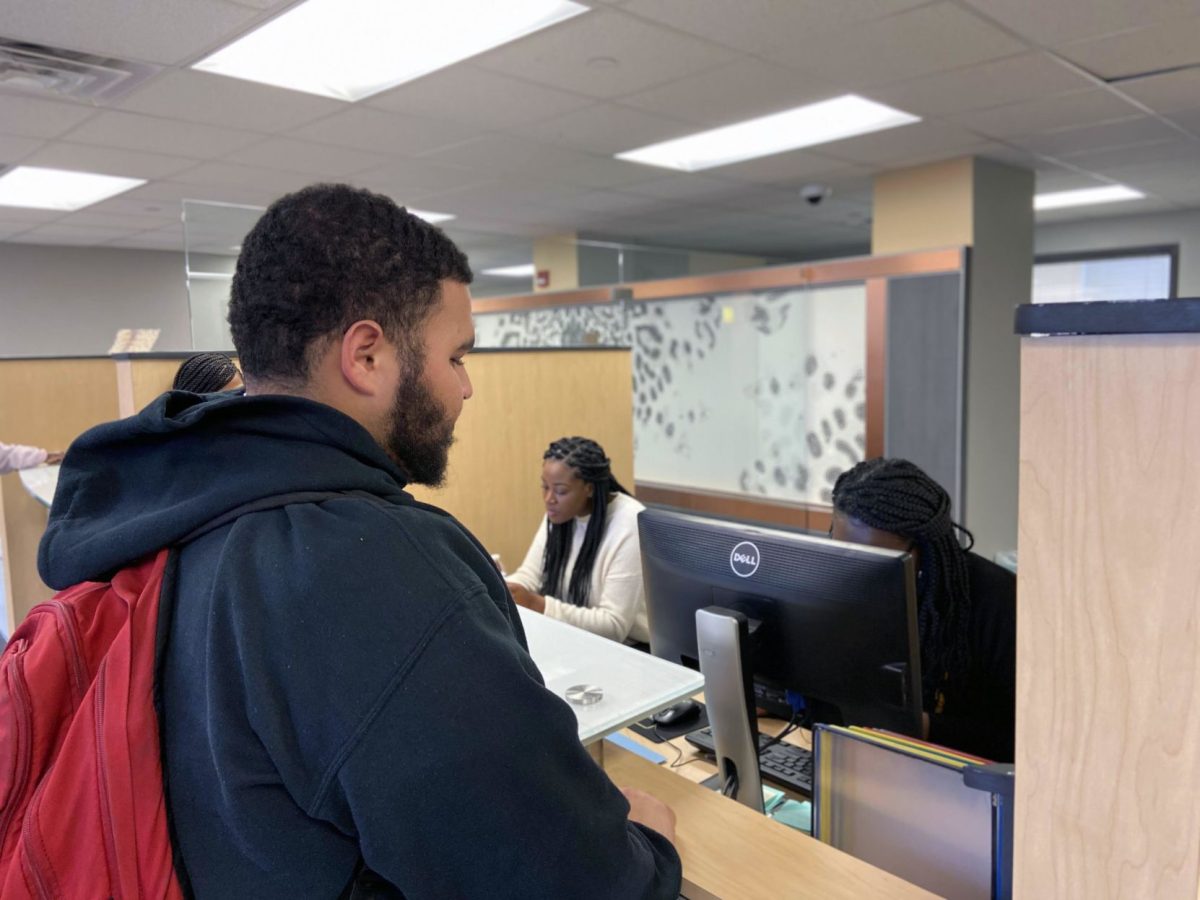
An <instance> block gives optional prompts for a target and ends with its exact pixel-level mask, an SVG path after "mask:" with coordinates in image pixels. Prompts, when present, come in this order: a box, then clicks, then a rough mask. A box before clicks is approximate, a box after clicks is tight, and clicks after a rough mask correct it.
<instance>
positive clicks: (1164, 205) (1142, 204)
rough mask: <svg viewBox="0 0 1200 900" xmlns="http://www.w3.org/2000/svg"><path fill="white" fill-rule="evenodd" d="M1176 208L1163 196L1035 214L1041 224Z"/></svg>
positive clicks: (1134, 214)
mask: <svg viewBox="0 0 1200 900" xmlns="http://www.w3.org/2000/svg"><path fill="white" fill-rule="evenodd" d="M1175 208H1176V207H1175V205H1174V204H1172V203H1171V202H1170V201H1168V200H1164V199H1162V198H1161V197H1146V198H1145V199H1142V200H1125V201H1123V202H1121V203H1097V204H1096V205H1095V206H1076V207H1072V208H1070V209H1050V210H1038V211H1036V212H1034V214H1033V215H1034V220H1035V222H1036V224H1037V225H1039V226H1040V225H1045V224H1050V223H1054V222H1068V221H1080V220H1084V219H1111V218H1117V217H1122V216H1138V215H1145V214H1147V213H1156V212H1168V211H1170V210H1172V209H1175Z"/></svg>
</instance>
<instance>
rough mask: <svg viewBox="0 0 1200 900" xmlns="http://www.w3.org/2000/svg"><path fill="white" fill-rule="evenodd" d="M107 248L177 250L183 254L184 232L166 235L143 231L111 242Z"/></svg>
mask: <svg viewBox="0 0 1200 900" xmlns="http://www.w3.org/2000/svg"><path fill="white" fill-rule="evenodd" d="M106 246H109V247H122V248H124V249H127V250H175V251H178V252H181V253H182V252H183V232H182V231H180V232H179V233H178V234H165V233H163V232H159V231H142V232H139V233H138V234H135V235H131V236H130V237H127V238H117V239H116V240H112V241H109V242H108V244H107V245H106Z"/></svg>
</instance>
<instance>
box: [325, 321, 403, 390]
mask: <svg viewBox="0 0 1200 900" xmlns="http://www.w3.org/2000/svg"><path fill="white" fill-rule="evenodd" d="M338 361H339V363H340V367H341V371H342V377H343V378H344V379H345V380H346V384H348V385H349V386H350V388H351V389H353V390H354V391H355V393H358V394H363V395H366V396H375V395H376V394H377V393H379V391H381V390H383V389H385V385H384V376H385V374H386V373H388V372H390V371H391V369H392V368H394V365H395V350H394V348H393V347H392V344H391V342H390V341H389V340H388V339H387V337H386V336H385V335H384V333H383V328H382V326H380V324H379V323H378V322H376V321H374V320H373V319H362V320H360V321H358V322H355V323H354V324H353V325H351V326H350V327H349V328H347V329H346V331H345V333H344V334H343V335H342V343H341V353H340V355H339V360H338Z"/></svg>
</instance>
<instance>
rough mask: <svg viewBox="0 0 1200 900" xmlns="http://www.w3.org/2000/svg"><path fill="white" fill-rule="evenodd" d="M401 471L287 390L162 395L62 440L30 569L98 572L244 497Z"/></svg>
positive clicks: (358, 433) (357, 486)
mask: <svg viewBox="0 0 1200 900" xmlns="http://www.w3.org/2000/svg"><path fill="white" fill-rule="evenodd" d="M405 481H406V479H405V475H404V472H403V470H401V469H400V467H399V466H397V465H396V464H395V463H394V462H393V461H392V460H391V458H390V457H388V455H387V454H386V453H385V452H384V451H383V448H381V447H380V446H379V445H378V444H377V443H376V442H375V440H374V439H373V438H372V437H371V435H370V434H369V433H368V432H367V430H366V429H365V428H363V427H362V426H361V425H359V424H358V423H357V422H355V421H354V420H353V419H351V418H350V417H349V416H347V415H345V414H343V413H341V412H339V411H337V410H336V409H334V408H332V407H330V406H326V405H324V404H321V403H316V402H314V401H311V400H305V399H303V398H299V397H285V396H255V397H246V396H241V395H229V394H221V395H207V396H200V395H197V394H190V393H186V392H181V391H172V392H169V393H166V394H163V395H162V396H161V397H159V398H158V399H157V400H155V401H154V402H153V403H151V404H150V405H149V406H147V407H146V408H145V409H144V410H142V411H141V412H140V413H138V414H137V415H136V416H132V417H130V418H128V419H122V420H120V421H116V422H108V423H105V424H103V425H98V426H96V427H95V428H92V429H91V430H89V431H87V432H85V433H84V434H83V435H81V436H80V437H79V438H78V439H76V441H75V442H74V443H73V444H72V445H71V448H70V450H69V451H68V452H67V456H66V459H65V460H64V462H63V466H62V470H61V473H60V475H59V481H58V489H57V491H56V492H55V495H54V504H53V506H52V507H51V510H50V522H49V525H48V526H47V528H46V533H45V535H44V536H43V538H42V542H41V546H40V548H39V550H38V571H39V572H40V573H41V576H42V579H43V580H44V581H45V582H46V584H48V585H50V586H51V587H53V588H55V589H56V590H62V589H63V588H66V587H69V586H71V585H73V584H76V583H78V582H80V581H90V580H99V579H103V578H106V577H108V576H109V575H111V574H112V573H114V572H116V571H117V570H118V569H121V568H123V567H124V566H127V565H129V564H131V563H133V562H136V561H137V560H139V559H141V558H142V557H144V556H146V555H147V554H150V553H154V552H156V551H158V550H160V549H162V548H163V547H166V546H169V545H170V544H172V543H174V542H176V541H178V540H179V539H181V538H183V537H184V536H186V535H188V534H189V533H191V532H192V531H194V530H196V529H197V528H200V527H201V526H203V525H205V524H207V523H208V522H211V521H212V520H214V519H216V518H218V517H220V516H221V515H222V514H224V513H226V512H228V511H230V510H232V509H235V508H237V507H239V506H241V505H243V504H245V503H250V502H252V501H254V500H259V499H262V498H265V497H271V496H274V495H276V494H287V493H292V492H296V491H354V490H357V491H367V492H370V493H373V494H376V495H378V496H381V497H387V496H389V495H395V494H398V493H400V492H402V490H403V488H404V485H405Z"/></svg>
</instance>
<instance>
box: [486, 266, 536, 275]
mask: <svg viewBox="0 0 1200 900" xmlns="http://www.w3.org/2000/svg"><path fill="white" fill-rule="evenodd" d="M483 274H484V275H499V276H500V277H501V278H532V277H533V276H534V275H536V274H537V271H536V270H535V269H534V267H533V263H526V264H525V265H523V266H500V267H499V268H496V269H484V270H483Z"/></svg>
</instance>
